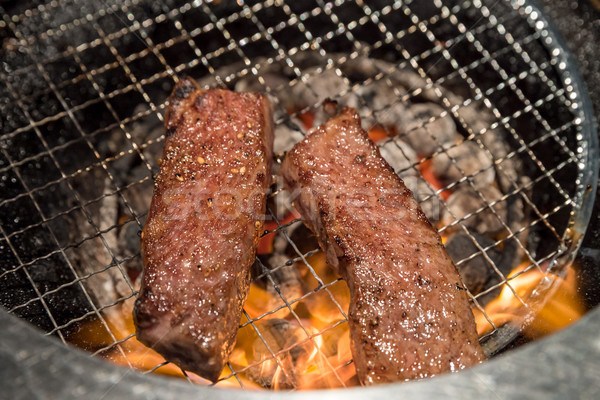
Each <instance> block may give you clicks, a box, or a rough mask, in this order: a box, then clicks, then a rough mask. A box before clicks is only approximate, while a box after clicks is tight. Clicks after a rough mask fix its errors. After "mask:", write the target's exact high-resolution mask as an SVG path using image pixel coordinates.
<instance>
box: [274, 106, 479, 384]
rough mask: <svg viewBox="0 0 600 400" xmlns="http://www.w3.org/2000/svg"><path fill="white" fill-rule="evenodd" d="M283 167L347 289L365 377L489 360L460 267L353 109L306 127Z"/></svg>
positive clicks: (430, 371)
mask: <svg viewBox="0 0 600 400" xmlns="http://www.w3.org/2000/svg"><path fill="white" fill-rule="evenodd" d="M281 173H282V175H283V177H284V181H285V185H286V188H287V189H288V191H290V192H292V196H295V203H294V205H295V207H296V208H297V209H298V211H299V212H300V213H301V214H302V216H303V218H304V220H305V223H306V224H307V226H308V227H309V228H310V229H311V230H312V231H313V232H314V233H315V235H316V236H317V238H318V240H319V244H320V246H321V248H322V249H323V250H324V251H325V252H326V254H327V260H328V263H329V264H330V265H331V266H332V267H334V268H336V269H337V270H338V271H339V273H340V275H341V276H342V277H343V278H344V279H345V280H346V282H347V283H348V287H349V288H350V295H351V302H350V309H349V313H348V318H349V324H350V335H351V342H352V354H353V358H354V363H355V365H356V372H357V375H358V378H359V380H360V381H361V383H362V384H364V385H371V384H377V383H384V382H392V381H402V380H409V379H419V378H425V377H429V376H433V375H437V374H440V373H443V372H446V371H455V370H459V369H462V368H465V367H469V366H471V365H473V364H477V363H479V362H480V361H482V360H484V359H485V356H484V354H483V351H482V349H481V346H480V345H479V342H478V338H477V332H476V329H475V322H474V319H473V314H472V312H471V309H470V307H469V300H468V297H467V293H466V290H465V289H464V288H463V287H462V284H461V280H460V277H459V274H458V272H457V270H456V267H455V266H454V264H453V263H452V261H451V259H450V257H449V256H448V254H447V252H446V249H445V248H444V246H443V244H442V241H441V239H440V237H439V235H438V234H437V232H436V231H435V230H434V229H433V227H432V226H431V224H430V223H429V221H428V220H427V218H426V217H425V215H424V214H423V212H422V211H421V208H420V207H419V204H418V203H417V201H416V200H415V199H414V198H413V195H412V193H411V192H410V190H409V189H407V187H406V186H405V185H404V183H403V182H402V180H401V179H400V178H399V177H398V176H397V175H396V174H395V173H394V171H393V170H392V169H391V167H390V166H389V165H388V164H387V162H386V161H385V160H384V159H383V158H382V157H381V155H380V154H379V151H378V149H377V147H376V146H375V145H374V144H373V142H372V141H371V140H370V139H369V138H368V135H367V133H366V132H365V131H364V130H363V129H362V128H361V121H360V117H359V116H358V114H357V113H356V111H354V110H353V109H351V108H345V109H343V110H342V111H341V113H340V114H338V115H337V116H335V117H333V118H331V119H330V120H329V121H328V122H327V123H325V124H324V125H322V126H320V127H318V128H316V129H314V130H313V131H312V132H309V135H308V136H307V138H306V139H304V140H303V141H302V142H300V143H298V144H296V146H295V147H294V148H293V149H292V150H291V151H290V152H289V153H288V154H287V157H286V158H285V160H284V162H283V165H282V168H281Z"/></svg>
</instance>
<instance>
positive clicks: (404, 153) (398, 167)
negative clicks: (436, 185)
mask: <svg viewBox="0 0 600 400" xmlns="http://www.w3.org/2000/svg"><path fill="white" fill-rule="evenodd" d="M379 152H380V153H381V156H382V157H383V158H385V160H386V161H387V162H388V164H390V166H391V167H392V169H393V170H394V171H395V172H396V173H398V174H399V175H400V177H401V178H404V177H406V176H411V175H414V174H415V169H414V168H411V166H413V165H414V164H416V163H417V153H415V151H414V150H413V149H412V147H410V146H409V145H408V144H406V143H405V142H403V141H402V140H400V139H398V138H393V139H392V140H390V141H387V142H386V143H384V144H383V145H382V146H381V147H379Z"/></svg>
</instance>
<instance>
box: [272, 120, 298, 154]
mask: <svg viewBox="0 0 600 400" xmlns="http://www.w3.org/2000/svg"><path fill="white" fill-rule="evenodd" d="M300 126H302V123H301V122H300V121H298V120H297V119H296V118H294V117H289V116H287V117H285V119H284V121H283V122H282V123H280V124H276V125H275V139H274V141H273V154H276V155H279V154H284V153H285V152H286V151H288V150H290V149H291V148H292V147H293V146H294V145H295V144H296V143H298V142H299V141H300V140H302V139H304V134H303V133H302V128H300Z"/></svg>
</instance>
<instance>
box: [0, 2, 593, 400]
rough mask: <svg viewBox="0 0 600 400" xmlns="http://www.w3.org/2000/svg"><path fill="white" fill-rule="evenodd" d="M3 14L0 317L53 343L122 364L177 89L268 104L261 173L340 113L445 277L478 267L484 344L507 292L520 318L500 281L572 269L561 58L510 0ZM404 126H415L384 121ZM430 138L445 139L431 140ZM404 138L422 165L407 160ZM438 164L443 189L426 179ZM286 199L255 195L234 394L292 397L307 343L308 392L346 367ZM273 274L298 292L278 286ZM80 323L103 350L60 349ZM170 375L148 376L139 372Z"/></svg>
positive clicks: (570, 107) (570, 155)
mask: <svg viewBox="0 0 600 400" xmlns="http://www.w3.org/2000/svg"><path fill="white" fill-rule="evenodd" d="M0 12H1V13H2V20H0V37H1V38H2V40H3V41H2V51H1V52H0V59H1V61H2V65H3V67H2V69H1V70H0V79H2V80H3V81H4V82H6V85H4V87H2V88H0V101H1V103H0V104H1V105H0V115H1V118H2V119H1V120H0V123H1V130H2V133H1V136H0V178H1V180H0V235H1V236H0V268H1V271H0V287H2V292H3V294H2V296H1V298H0V301H1V303H2V305H3V306H4V307H5V308H6V309H7V310H8V311H9V312H11V313H13V314H16V315H19V316H20V317H22V318H24V319H27V320H29V321H30V322H32V323H34V324H36V325H37V326H39V327H40V328H42V329H43V330H45V331H46V332H47V333H48V334H50V335H56V336H58V337H59V338H60V339H61V340H63V341H64V342H74V341H77V340H78V341H79V342H78V343H79V345H81V346H82V347H84V348H87V349H88V350H90V351H91V352H93V353H94V354H99V355H102V356H104V357H107V358H109V359H112V360H113V361H115V362H121V363H123V364H126V365H128V366H130V367H138V365H137V364H136V362H137V360H133V358H134V357H136V354H135V353H134V352H132V350H131V348H130V347H128V346H129V344H131V342H133V341H134V340H135V338H134V334H133V333H132V332H131V330H129V331H128V330H127V329H128V327H127V326H126V325H127V323H126V322H124V321H120V322H115V320H114V315H115V314H117V315H119V312H120V311H119V310H121V309H126V308H127V307H130V306H131V301H132V299H133V298H134V297H135V295H136V293H137V292H136V290H137V285H138V282H139V276H140V273H141V259H140V256H139V238H138V236H137V235H138V232H139V231H140V230H141V228H142V226H143V224H144V221H145V217H146V212H147V208H148V206H149V200H150V197H149V196H150V195H151V193H152V176H153V174H154V173H156V171H157V164H156V163H157V158H158V156H157V155H159V154H160V151H161V147H162V142H163V140H164V136H163V132H162V121H163V119H164V117H163V113H164V110H165V107H166V102H167V97H168V94H169V92H170V90H171V88H172V87H173V85H174V84H175V83H176V81H177V80H178V79H179V78H178V76H180V75H182V74H186V75H189V76H192V77H193V78H195V79H198V80H199V82H200V83H201V84H202V85H204V86H224V87H229V88H233V89H237V90H256V91H261V92H265V93H267V94H268V95H269V96H270V98H271V100H272V102H273V103H274V107H275V122H276V126H277V130H276V135H277V139H276V148H277V147H278V144H277V140H278V139H281V138H285V140H283V141H282V142H280V143H279V150H280V151H279V154H278V155H277V161H278V162H280V161H281V159H282V157H283V155H284V153H285V150H287V149H288V148H289V146H290V145H291V144H293V143H294V142H296V141H298V140H300V139H301V138H302V137H303V136H304V135H305V134H306V131H307V129H308V128H309V126H310V125H311V124H312V123H309V122H307V121H309V119H310V120H312V119H314V120H315V121H318V119H319V110H320V108H321V106H322V104H323V103H324V102H325V101H327V99H328V98H332V99H334V100H336V101H338V102H339V103H340V104H342V105H352V106H354V107H355V108H357V109H358V110H359V113H360V115H361V117H362V118H363V121H365V125H367V127H368V128H369V133H370V135H371V134H372V138H377V140H378V141H377V144H378V146H380V149H381V151H382V153H384V155H385V154H387V155H388V156H390V157H392V159H393V160H395V164H394V163H392V162H391V164H392V165H393V166H394V167H395V170H396V172H397V173H398V174H399V175H400V176H401V177H403V178H404V179H405V180H406V181H407V183H408V184H409V186H410V185H411V184H412V185H413V187H412V188H413V189H414V190H413V191H414V192H415V194H416V196H417V198H418V200H419V201H420V202H421V204H422V206H423V208H424V209H425V210H426V213H427V214H428V217H429V218H430V219H431V220H432V222H433V223H434V224H435V225H436V226H437V228H438V230H439V232H440V234H441V235H442V236H443V237H444V238H445V240H447V241H451V240H452V241H453V242H454V243H458V242H459V238H460V240H461V241H462V242H461V243H462V244H461V246H462V247H461V246H458V249H459V250H460V251H458V253H457V254H455V255H453V259H454V261H455V264H456V265H457V267H458V268H459V269H461V270H462V269H463V268H470V266H472V265H474V263H475V262H476V261H477V262H478V263H479V264H481V263H483V265H485V266H486V272H485V274H486V282H485V285H484V286H482V287H475V286H473V287H469V285H467V287H468V288H469V290H470V295H471V298H472V301H473V306H474V309H476V310H479V312H480V313H481V314H482V318H484V319H485V320H486V321H487V323H488V324H489V325H490V327H489V329H487V330H485V331H486V332H487V333H486V335H493V334H494V333H495V332H497V330H498V329H500V328H501V327H500V326H496V324H495V323H494V321H493V318H492V317H490V316H489V315H488V314H487V313H486V309H485V306H486V304H487V302H489V301H490V299H491V298H493V297H495V296H497V295H498V293H499V292H500V291H501V290H502V289H503V288H507V289H509V290H510V291H511V292H512V294H513V296H514V297H515V298H516V299H517V300H518V301H519V302H520V303H521V304H522V306H523V307H524V308H527V304H528V301H530V300H529V299H527V298H522V296H521V295H520V294H519V293H517V290H515V288H513V285H512V283H513V282H514V281H515V279H517V278H518V277H519V276H520V275H523V274H526V273H527V272H528V271H531V270H537V271H539V272H543V273H545V272H546V270H547V269H549V268H552V267H554V268H555V269H557V271H556V272H557V273H560V272H561V271H560V270H559V269H558V267H555V264H556V260H557V259H560V258H563V257H567V256H568V254H570V252H571V251H572V248H571V246H570V242H569V241H568V237H566V236H565V235H566V228H567V226H568V224H569V222H570V221H571V220H572V218H573V217H572V213H576V212H577V211H578V209H579V208H580V207H581V202H582V201H583V199H582V196H581V191H582V188H581V184H582V181H583V179H582V176H583V172H582V171H583V170H584V169H585V165H584V166H581V164H582V163H583V162H585V160H586V157H587V147H586V146H587V145H586V143H585V140H584V138H583V136H582V134H581V132H582V130H583V129H584V128H583V127H584V126H585V124H586V123H587V121H586V120H585V118H584V117H583V114H582V111H581V109H580V104H579V97H578V96H579V94H578V93H577V92H576V91H574V89H573V86H571V81H570V78H569V77H568V76H566V77H565V75H564V73H565V70H566V66H565V65H564V55H563V54H562V53H561V52H560V51H556V48H554V47H553V44H552V37H551V36H550V35H549V34H548V31H547V30H546V29H547V24H546V22H545V21H544V20H543V18H542V17H541V16H540V15H539V14H538V13H537V12H536V11H535V10H534V9H532V8H531V7H530V6H527V5H526V4H524V2H520V1H512V2H509V1H480V0H473V1H444V2H441V1H439V0H429V1H419V2H417V1H414V0H413V1H380V0H370V1H361V2H349V1H344V0H336V1H331V2H326V1H322V0H315V1H299V2H288V1H284V0H266V1H264V2H255V1H248V2H246V1H239V2H236V3H230V2H219V1H212V2H203V1H200V0H194V1H174V0H173V1H165V2H150V1H145V0H129V1H123V2H120V1H119V2H117V1H103V2H91V1H86V0H70V1H55V0H54V1H50V2H41V3H34V2H30V1H24V2H19V4H17V5H14V6H11V8H10V9H3V8H1V7H0ZM386 96H387V97H386ZM407 105H408V106H407ZM427 107H429V108H427ZM419 108H420V109H423V108H425V109H427V110H429V111H428V113H427V112H426V113H425V114H426V115H425V117H423V116H422V115H421V114H422V113H423V112H421V114H419V113H418V112H417V111H416V110H417V109H419ZM411 110H413V111H412V112H413V113H414V116H413V120H410V121H404V120H402V117H403V115H408V114H407V113H410V112H411ZM432 110H435V111H432ZM390 121H392V122H390ZM448 121H451V126H453V127H454V128H452V129H454V131H452V132H451V134H452V135H453V136H451V139H450V140H447V138H444V137H438V136H439V135H437V134H435V133H434V134H432V133H431V131H429V130H428V129H429V128H430V127H432V126H435V127H438V128H439V127H443V126H444V124H446V125H447V124H449V123H450V122H448ZM423 132H425V133H426V135H428V138H427V140H425V142H427V143H428V144H429V149H428V150H418V146H424V145H425V144H423V143H421V144H420V145H419V144H415V143H414V137H415V136H419V135H420V136H422V135H423ZM408 144H410V145H408ZM286 146H287V147H286ZM411 146H412V147H411ZM415 149H417V150H415ZM466 153H472V154H477V155H478V156H477V157H479V158H478V160H473V159H469V158H468V157H467V156H466V155H465V154H466ZM465 157H467V158H465ZM465 159H466V160H467V161H465ZM388 161H389V160H388ZM439 165H444V166H445V168H446V169H447V173H448V176H446V178H445V179H442V180H440V179H437V178H435V179H433V178H432V176H434V175H435V173H432V171H434V172H435V171H436V170H435V168H439ZM448 171H450V172H448ZM438 172H439V170H438ZM432 174H433V175H432ZM490 176H491V177H492V180H493V184H492V181H490V180H489V179H490ZM482 182H484V184H482ZM490 185H491V186H493V188H492V189H490V188H489V186H490ZM460 193H462V195H461V196H463V197H464V198H468V202H470V203H471V204H470V205H469V207H465V206H461V203H465V200H464V199H463V198H461V197H459V196H458V194H460ZM285 196H286V194H285V192H283V191H282V190H281V188H280V187H279V186H277V187H274V188H273V192H272V194H271V196H270V197H271V198H270V201H269V213H270V217H271V218H270V222H269V223H270V224H271V225H270V226H268V228H267V230H265V232H264V234H263V241H264V242H265V243H267V244H270V245H271V246H272V247H273V248H275V247H277V246H279V248H280V249H279V250H277V249H275V250H271V252H270V253H269V252H267V253H265V254H261V255H259V256H258V257H257V263H256V266H255V267H256V268H255V269H256V271H254V272H255V273H254V277H253V282H254V283H253V285H256V287H257V288H259V289H260V293H263V292H264V293H267V294H268V295H269V296H270V297H269V299H270V300H269V301H270V303H269V308H267V309H260V310H256V309H251V308H252V304H249V305H247V307H246V310H245V320H244V321H242V322H241V324H240V337H242V338H243V337H246V336H247V337H252V338H254V339H256V340H257V341H258V342H257V343H259V347H260V346H264V347H265V351H264V352H263V353H261V354H260V357H258V358H256V359H246V360H245V363H240V361H239V360H235V359H232V360H230V363H229V365H228V369H229V372H227V373H224V374H223V375H222V377H221V381H223V382H229V383H231V384H233V385H237V386H241V387H242V388H246V386H248V385H249V383H248V381H247V378H248V376H254V383H256V382H257V379H258V380H260V379H264V378H261V377H259V378H256V376H255V375H256V373H255V371H256V369H257V368H263V369H264V368H266V367H265V366H268V368H270V369H271V370H273V371H279V372H274V373H275V374H277V373H279V374H280V375H281V376H280V377H279V381H280V382H281V384H280V385H281V386H280V387H281V388H290V389H298V388H302V387H301V386H302V385H301V384H300V382H301V378H299V377H298V376H296V375H295V374H294V372H293V371H291V370H290V365H289V363H290V361H289V359H288V358H286V354H290V352H292V351H294V349H296V351H300V350H301V349H303V347H302V346H305V345H306V344H307V343H308V344H310V345H311V346H313V347H314V349H316V353H318V356H316V357H318V359H319V360H323V371H322V374H321V375H322V378H323V379H325V380H326V379H333V381H335V383H334V384H333V385H335V386H342V387H343V386H346V384H347V383H348V382H349V380H348V379H347V377H346V374H347V370H348V368H352V366H351V360H346V361H344V362H342V363H341V364H339V365H332V363H331V362H330V357H329V356H328V354H325V353H326V352H327V350H326V348H325V347H323V346H324V345H323V343H324V342H323V341H324V340H326V337H328V336H330V335H332V332H337V331H338V330H339V329H342V328H340V327H343V326H344V325H345V324H346V322H345V321H346V314H345V309H344V302H343V301H340V298H342V299H343V296H342V297H340V290H341V289H340V287H342V286H343V285H344V283H343V281H341V280H340V278H339V277H331V276H329V275H327V274H328V273H327V272H326V270H324V269H323V268H322V266H320V264H319V265H317V264H318V263H319V262H320V261H319V258H318V257H319V255H320V252H319V250H318V248H317V247H316V242H315V241H314V239H313V240H311V239H307V237H308V236H307V234H306V232H305V233H304V236H302V230H303V229H304V228H303V227H302V222H301V220H300V219H299V218H298V217H297V216H296V215H292V214H290V211H289V209H288V210H285V209H284V208H283V207H284V206H285V205H286V201H287V199H286V198H285ZM461 207H462V208H461ZM282 210H283V211H282ZM490 232H491V233H490ZM447 246H449V247H450V246H451V245H450V244H449V242H447ZM278 251H279V253H277V252H278ZM461 251H462V253H461ZM503 254H504V256H503ZM506 254H510V255H511V257H508V256H506ZM275 255H276V256H275ZM507 258H510V260H508V261H507V260H506V259H507ZM517 266H521V267H522V268H521V269H520V270H519V271H518V272H514V271H515V267H517ZM289 271H295V272H294V273H296V274H300V275H298V276H300V278H297V279H299V280H300V281H301V285H300V286H301V287H300V288H295V289H294V288H292V289H293V290H292V289H290V287H288V286H289V285H288V283H287V282H286V281H284V280H282V279H283V278H282V276H287V275H285V274H286V273H288V275H289ZM302 274H303V275H302ZM463 278H464V277H463ZM101 288H104V289H106V288H108V289H107V290H105V291H103V290H101ZM259 289H257V290H259ZM294 290H295V291H294ZM264 293H263V295H264ZM250 299H252V291H251V298H250ZM320 303H327V304H329V308H328V311H327V312H328V313H330V314H331V315H333V317H332V316H329V317H328V320H327V321H325V322H324V323H323V324H321V325H319V326H316V325H315V326H312V325H311V324H310V323H309V322H308V320H307V318H308V317H307V313H308V312H310V311H311V308H314V307H316V306H315V304H320ZM281 316H284V317H283V318H281ZM279 319H286V320H287V321H288V325H289V324H292V325H293V326H294V327H296V328H297V331H294V332H296V333H295V334H296V335H297V336H298V337H296V338H295V339H297V340H295V341H294V342H292V343H285V344H281V345H279V346H278V347H277V348H273V343H274V342H273V340H274V339H273V338H272V337H271V336H273V329H274V328H272V327H271V328H269V325H268V324H267V323H273V322H272V321H275V320H279ZM268 321H271V322H268ZM90 326H93V327H94V329H96V331H98V332H101V333H98V334H97V336H102V337H103V339H102V340H100V341H99V342H97V343H92V342H91V339H90V338H89V337H86V338H85V339H82V335H81V334H79V336H77V334H78V332H81V330H82V329H83V330H85V329H87V328H86V327H90ZM269 329H271V330H269ZM245 332H246V333H245ZM247 332H250V333H247ZM244 335H246V336H244ZM269 335H271V336H269ZM73 337H78V339H77V340H74V339H73ZM324 338H325V339H324ZM240 340H242V339H240ZM248 340H249V339H248ZM260 343H262V344H260ZM303 351H304V350H303ZM244 357H250V356H248V355H247V354H246V355H245V356H244ZM250 358H251V357H250ZM170 367H173V366H170V365H169V364H168V363H166V362H165V361H164V360H157V361H156V363H154V364H152V365H147V366H145V367H144V368H143V369H145V370H147V371H151V372H154V371H157V372H159V371H160V370H166V369H168V368H170ZM173 368H174V367H173ZM226 369H227V368H226ZM169 371H171V372H170V373H174V372H173V370H169ZM179 372H181V371H179ZM183 375H184V376H185V378H187V379H188V380H190V381H197V380H198V379H196V378H195V377H193V376H191V374H187V373H186V372H185V371H184V372H183ZM271 378H272V377H271ZM245 379H246V380H245ZM251 380H252V378H251ZM272 382H275V381H274V380H273V381H272ZM250 384H251V383H250ZM272 385H275V386H277V384H273V383H265V384H263V386H272Z"/></svg>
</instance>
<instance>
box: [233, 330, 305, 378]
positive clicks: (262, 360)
mask: <svg viewBox="0 0 600 400" xmlns="http://www.w3.org/2000/svg"><path fill="white" fill-rule="evenodd" d="M255 325H256V328H257V329H258V331H259V332H260V335H261V336H262V338H261V337H260V336H258V334H257V333H256V332H252V334H251V339H252V338H253V340H250V341H249V342H250V343H251V345H249V346H245V350H246V358H247V360H248V365H250V366H251V367H250V368H248V369H247V370H246V374H247V375H248V378H250V379H251V380H252V381H254V382H256V383H258V384H259V385H261V386H263V387H267V388H268V387H271V386H272V385H273V383H274V379H277V378H279V379H280V380H281V382H280V385H282V386H285V387H286V388H293V385H294V382H290V381H289V380H288V379H286V376H285V375H283V376H282V377H279V375H280V373H278V370H280V365H281V358H283V356H282V355H280V356H279V360H275V359H273V354H272V352H273V353H277V352H279V351H281V350H282V349H284V348H285V345H286V343H287V341H288V340H289V338H290V336H291V335H293V332H294V331H295V330H296V329H297V326H295V325H294V324H292V323H290V322H289V321H286V320H284V319H269V320H264V321H260V322H259V323H256V324H255ZM241 339H242V340H243V339H245V338H241ZM267 346H268V347H267ZM257 363H258V365H254V366H252V364H257ZM290 379H292V380H293V377H290Z"/></svg>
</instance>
